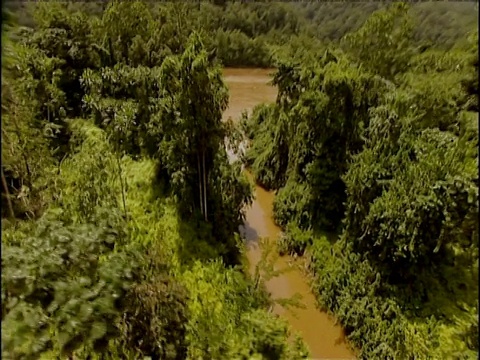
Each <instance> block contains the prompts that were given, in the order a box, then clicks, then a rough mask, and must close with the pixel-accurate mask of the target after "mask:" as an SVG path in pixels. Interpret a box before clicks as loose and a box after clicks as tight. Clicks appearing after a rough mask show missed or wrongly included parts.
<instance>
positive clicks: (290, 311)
mask: <svg viewBox="0 0 480 360" xmlns="http://www.w3.org/2000/svg"><path fill="white" fill-rule="evenodd" d="M273 72H274V70H273V69H272V70H268V69H230V68H227V69H224V78H225V81H226V83H227V85H228V87H229V92H230V101H229V108H228V109H227V110H226V111H225V113H224V115H223V117H224V119H228V118H229V117H232V118H233V119H234V120H235V119H238V118H239V117H240V116H241V114H242V111H245V110H246V111H248V112H251V110H252V108H253V107H254V106H255V105H257V104H260V103H269V102H274V101H275V97H276V95H277V90H276V89H275V88H274V87H273V86H270V85H269V84H268V83H269V82H270V80H271V77H270V75H271V74H272V73H273ZM247 175H248V177H249V179H250V180H251V181H252V177H251V175H250V174H248V173H247ZM274 196H275V195H274V194H273V192H269V191H266V190H265V189H263V188H262V187H260V186H258V185H256V186H255V200H254V202H253V204H252V205H251V206H250V207H249V208H248V209H247V213H246V221H245V224H244V226H243V228H242V232H243V234H244V236H245V238H246V240H247V258H248V261H249V263H250V271H252V272H253V271H254V269H255V266H256V264H257V263H258V262H259V261H260V259H261V256H262V246H261V245H260V243H259V239H260V238H266V239H267V241H268V242H270V243H271V244H272V245H273V244H274V243H275V242H276V239H277V238H278V236H279V235H280V231H281V230H280V228H279V227H278V226H276V225H275V222H274V221H273V213H272V208H273V199H274ZM273 246H274V245H273ZM299 263H301V261H295V260H294V259H292V258H291V257H289V256H284V257H280V258H278V259H277V260H276V262H275V270H280V269H288V271H286V272H284V273H282V274H281V275H279V276H278V277H274V278H272V279H270V280H268V281H267V283H266V287H267V290H268V291H269V292H270V294H271V296H272V298H274V299H279V298H280V299H281V298H290V297H292V296H293V295H295V294H297V293H298V294H300V295H301V300H300V302H301V303H302V304H303V305H304V307H303V308H298V307H295V308H293V307H291V306H289V307H287V308H285V307H283V306H281V305H279V304H276V305H275V306H274V309H273V312H274V313H275V314H278V315H279V316H281V317H283V318H284V319H286V320H287V321H288V323H289V324H290V326H291V327H292V329H293V330H294V331H296V332H298V333H299V334H300V335H301V336H302V338H303V340H304V341H305V343H306V344H307V346H308V348H309V350H310V355H311V359H354V358H355V356H354V352H353V351H352V350H351V347H350V346H349V344H348V343H347V342H346V339H345V334H344V331H343V329H342V328H341V327H340V326H339V325H338V324H335V319H334V318H333V317H331V316H330V315H328V314H327V313H326V312H324V311H321V310H319V309H318V308H317V306H316V301H315V297H314V296H313V294H312V292H311V290H310V287H309V281H308V277H307V276H306V274H305V272H304V271H302V270H301V268H300V267H299V266H298V265H299Z"/></svg>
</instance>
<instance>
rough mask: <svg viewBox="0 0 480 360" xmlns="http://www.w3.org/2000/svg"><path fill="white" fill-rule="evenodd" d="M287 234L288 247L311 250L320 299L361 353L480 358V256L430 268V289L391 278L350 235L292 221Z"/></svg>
mask: <svg viewBox="0 0 480 360" xmlns="http://www.w3.org/2000/svg"><path fill="white" fill-rule="evenodd" d="M281 242H282V243H283V251H284V252H290V253H297V252H300V253H303V251H305V254H306V256H307V257H308V261H309V269H308V271H309V273H310V274H311V275H312V289H313V291H314V293H315V295H316V297H317V300H318V303H319V306H320V307H322V308H324V309H325V310H327V311H328V312H329V313H332V314H334V315H335V317H336V318H337V319H338V321H339V322H340V323H341V324H342V326H343V327H344V328H345V330H346V333H347V337H348V339H349V340H350V341H351V342H352V344H354V345H355V347H356V348H358V349H359V353H358V356H359V358H361V359H385V358H388V359H476V358H477V356H478V315H477V314H478V298H477V297H478V286H477V283H478V264H477V265H475V266H473V267H472V268H468V269H465V268H461V267H456V266H455V265H448V264H445V265H444V266H442V267H441V276H439V274H433V273H430V274H424V275H423V277H422V278H420V279H419V280H418V281H420V282H422V281H423V282H425V283H428V284H429V286H428V290H427V293H426V294H425V295H423V294H418V293H415V292H412V291H411V289H409V286H407V287H401V286H394V285H391V284H389V283H388V282H386V281H385V280H384V279H383V278H382V276H381V275H380V273H378V272H376V271H375V269H374V267H373V266H372V265H371V264H370V263H369V261H368V260H366V259H362V258H361V257H360V256H359V255H358V254H355V253H353V252H352V250H351V246H350V245H349V244H348V242H347V241H346V239H345V238H340V239H339V240H338V241H336V242H335V243H334V244H333V245H332V244H331V242H330V241H329V240H328V239H327V237H326V236H319V235H313V234H312V233H311V232H305V231H302V230H300V229H298V227H295V226H293V225H291V226H290V227H289V228H288V229H287V231H286V233H285V234H284V237H283V240H281ZM422 297H423V299H422Z"/></svg>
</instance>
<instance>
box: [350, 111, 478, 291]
mask: <svg viewBox="0 0 480 360" xmlns="http://www.w3.org/2000/svg"><path fill="white" fill-rule="evenodd" d="M385 115H387V120H383V119H385V117H384V116H385ZM477 166H478V161H477V154H476V150H475V148H473V147H472V144H471V143H470V144H469V143H466V142H465V141H462V140H460V139H458V138H457V137H456V136H454V135H453V134H449V133H448V132H441V131H439V130H438V129H431V130H430V129H428V130H423V131H421V132H416V131H414V130H408V129H404V126H402V122H401V120H400V119H398V118H395V115H394V114H392V113H388V112H387V113H385V112H379V113H377V117H376V118H375V119H374V120H372V122H371V131H370V137H369V141H368V144H367V147H366V148H365V149H364V151H363V152H362V153H360V154H359V155H357V156H356V157H355V159H354V162H353V164H352V165H351V167H350V168H349V171H348V172H347V174H346V175H345V183H346V185H347V194H348V199H347V211H346V231H347V234H348V236H349V237H351V239H352V240H351V241H353V244H354V249H355V251H357V252H359V253H361V254H366V255H368V256H369V257H371V258H372V259H376V260H378V261H379V263H381V264H385V265H386V266H387V269H386V270H387V271H393V270H394V268H393V267H392V265H394V264H396V265H397V266H396V267H395V270H394V272H395V276H396V277H398V278H401V279H403V281H408V279H409V275H416V274H418V273H419V272H421V271H422V269H424V268H430V267H431V266H433V265H434V264H438V263H439V262H442V261H443V259H444V257H445V254H444V251H441V250H442V249H444V247H445V246H448V244H462V245H461V246H468V244H469V243H471V242H472V241H473V239H474V236H475V234H477V233H478V224H477V225H476V222H475V221H474V220H473V219H476V218H477V214H478V209H477V200H476V199H477V197H478V185H477V184H478V174H477V171H476V169H477ZM366 189H368V190H366ZM400 269H401V270H400Z"/></svg>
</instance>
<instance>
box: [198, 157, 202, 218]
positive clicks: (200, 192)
mask: <svg viewBox="0 0 480 360" xmlns="http://www.w3.org/2000/svg"><path fill="white" fill-rule="evenodd" d="M197 165H198V190H199V194H200V213H201V214H202V215H203V193H202V191H203V190H202V172H201V169H200V154H199V153H198V152H197Z"/></svg>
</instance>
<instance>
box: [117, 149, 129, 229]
mask: <svg viewBox="0 0 480 360" xmlns="http://www.w3.org/2000/svg"><path fill="white" fill-rule="evenodd" d="M117 166H118V176H120V188H121V191H122V202H123V212H124V213H125V220H128V213H127V202H126V200H125V187H124V186H123V176H122V166H121V164H120V153H117Z"/></svg>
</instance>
